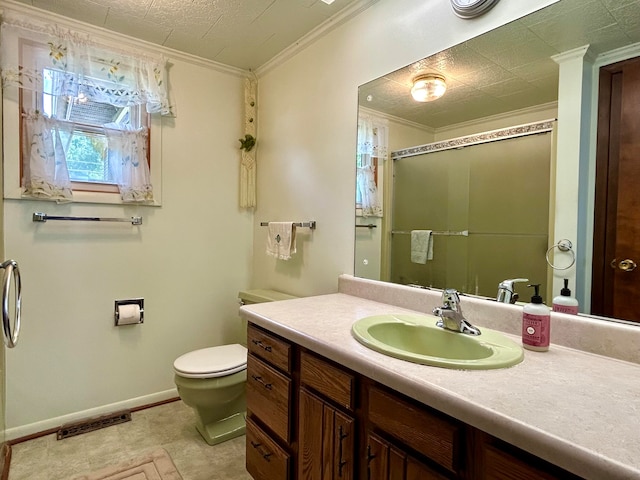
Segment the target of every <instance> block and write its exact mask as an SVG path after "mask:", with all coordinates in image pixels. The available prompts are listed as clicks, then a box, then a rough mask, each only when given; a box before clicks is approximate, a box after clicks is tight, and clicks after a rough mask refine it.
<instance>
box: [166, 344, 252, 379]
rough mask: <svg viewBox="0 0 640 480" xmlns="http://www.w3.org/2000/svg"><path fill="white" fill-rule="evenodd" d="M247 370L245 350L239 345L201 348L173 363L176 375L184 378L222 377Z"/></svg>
mask: <svg viewBox="0 0 640 480" xmlns="http://www.w3.org/2000/svg"><path fill="white" fill-rule="evenodd" d="M246 368H247V349H246V348H245V347H243V346H242V345H240V344H237V343H236V344H233V345H221V346H219V347H209V348H202V349H200V350H194V351H193V352H189V353H185V354H184V355H181V356H180V357H178V358H177V359H176V361H175V362H173V370H174V371H175V373H176V374H177V375H180V376H181V377H186V378H214V377H224V376H225V375H231V374H233V373H237V372H241V371H242V370H244V369H246Z"/></svg>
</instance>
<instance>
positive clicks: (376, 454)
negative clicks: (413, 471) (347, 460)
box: [366, 433, 406, 480]
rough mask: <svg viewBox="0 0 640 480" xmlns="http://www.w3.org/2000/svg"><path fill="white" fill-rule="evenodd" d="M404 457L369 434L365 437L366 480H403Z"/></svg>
mask: <svg viewBox="0 0 640 480" xmlns="http://www.w3.org/2000/svg"><path fill="white" fill-rule="evenodd" d="M405 462H406V455H405V454H404V453H403V452H402V451H400V450H398V449H397V448H395V447H393V446H391V445H390V444H389V443H388V442H386V441H384V440H382V439H381V438H380V437H378V436H377V435H374V434H372V433H370V434H369V435H368V437H367V459H366V469H367V477H366V478H367V480H404V479H405Z"/></svg>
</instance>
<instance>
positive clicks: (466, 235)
mask: <svg viewBox="0 0 640 480" xmlns="http://www.w3.org/2000/svg"><path fill="white" fill-rule="evenodd" d="M391 233H393V234H397V233H399V234H402V235H409V234H411V232H410V231H405V230H393V231H392V232H391ZM431 235H450V236H463V237H468V236H469V230H462V231H460V232H450V231H444V232H436V231H433V232H431Z"/></svg>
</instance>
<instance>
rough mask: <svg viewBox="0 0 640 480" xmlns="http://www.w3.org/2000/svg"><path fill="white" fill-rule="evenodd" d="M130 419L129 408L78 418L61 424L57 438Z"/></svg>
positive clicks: (71, 435)
mask: <svg viewBox="0 0 640 480" xmlns="http://www.w3.org/2000/svg"><path fill="white" fill-rule="evenodd" d="M130 421H131V410H121V411H119V412H114V413H110V414H108V415H102V416H100V417H94V418H88V419H86V420H80V421H78V422H73V423H67V424H65V425H62V426H61V427H60V429H59V430H58V434H57V438H58V440H62V439H64V438H69V437H75V436H76V435H80V434H82V433H87V432H93V431H94V430H99V429H101V428H105V427H110V426H111V425H118V424H119V423H124V422H130Z"/></svg>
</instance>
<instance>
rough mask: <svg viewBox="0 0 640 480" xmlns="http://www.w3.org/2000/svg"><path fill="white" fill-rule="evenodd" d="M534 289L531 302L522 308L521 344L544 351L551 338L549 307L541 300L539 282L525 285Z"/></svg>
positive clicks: (547, 348)
mask: <svg viewBox="0 0 640 480" xmlns="http://www.w3.org/2000/svg"><path fill="white" fill-rule="evenodd" d="M527 286H528V287H533V288H534V289H535V294H534V295H533V296H532V297H531V303H527V304H526V305H525V306H524V308H523V309H522V346H523V347H524V348H526V349H528V350H535V351H538V352H546V351H547V350H549V341H550V338H551V315H550V311H549V307H547V306H546V305H545V304H544V303H543V302H542V297H541V296H540V284H539V283H538V284H533V285H527Z"/></svg>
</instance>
